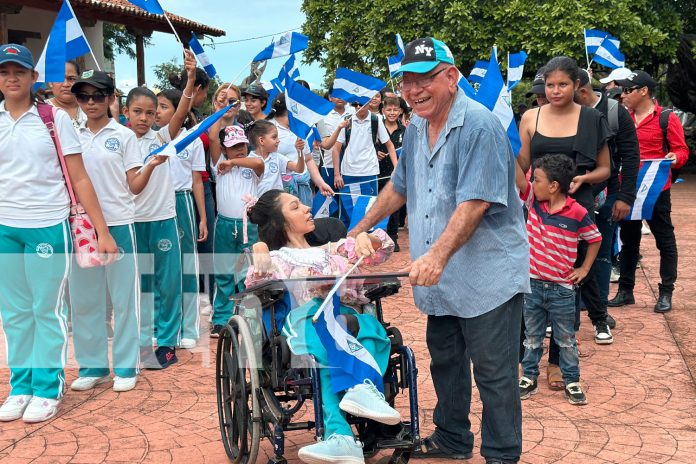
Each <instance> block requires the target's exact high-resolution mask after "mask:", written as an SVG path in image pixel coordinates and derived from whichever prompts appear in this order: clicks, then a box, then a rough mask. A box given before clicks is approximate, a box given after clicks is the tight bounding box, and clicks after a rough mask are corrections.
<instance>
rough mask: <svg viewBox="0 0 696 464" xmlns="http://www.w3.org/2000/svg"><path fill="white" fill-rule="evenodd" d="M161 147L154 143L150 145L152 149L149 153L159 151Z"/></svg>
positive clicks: (149, 149)
mask: <svg viewBox="0 0 696 464" xmlns="http://www.w3.org/2000/svg"><path fill="white" fill-rule="evenodd" d="M159 147H160V146H159V145H158V144H156V143H153V144H151V145H150V148H148V151H147V152H148V153H152V152H153V151H155V150H157V149H158V148H159Z"/></svg>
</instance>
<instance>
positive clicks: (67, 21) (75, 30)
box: [35, 0, 91, 82]
mask: <svg viewBox="0 0 696 464" xmlns="http://www.w3.org/2000/svg"><path fill="white" fill-rule="evenodd" d="M90 50H91V49H90V48H89V43H88V42H87V38H86V37H85V34H84V32H82V28H81V27H80V23H79V22H78V21H77V17H76V16H75V12H73V10H72V7H71V6H70V2H69V1H68V0H65V1H64V2H63V6H62V7H61V8H60V10H59V11H58V16H57V17H56V22H55V23H53V27H52V28H51V32H50V33H49V34H48V41H47V42H46V46H45V47H44V49H43V52H42V53H41V56H40V57H39V60H38V61H37V62H36V68H35V69H36V71H37V72H38V73H39V78H38V79H37V82H63V81H64V80H65V62H66V61H69V60H74V59H75V58H77V57H78V56H82V55H84V54H85V53H89V52H90Z"/></svg>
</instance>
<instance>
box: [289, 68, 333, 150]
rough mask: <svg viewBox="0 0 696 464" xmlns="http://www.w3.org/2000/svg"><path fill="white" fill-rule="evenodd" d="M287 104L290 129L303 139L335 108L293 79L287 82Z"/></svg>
mask: <svg viewBox="0 0 696 464" xmlns="http://www.w3.org/2000/svg"><path fill="white" fill-rule="evenodd" d="M285 104H286V106H287V107H288V122H289V123H290V130H291V131H292V133H293V134H295V135H296V136H298V137H299V138H301V139H303V140H304V139H307V137H308V136H309V132H310V131H311V129H312V126H313V125H314V124H316V123H317V122H319V121H320V120H322V119H324V117H325V116H326V115H328V114H329V113H330V112H331V110H333V108H334V104H333V103H331V102H330V101H328V100H326V99H325V98H322V97H320V96H319V95H317V94H315V93H314V92H312V91H311V90H307V89H305V88H304V87H302V86H301V85H300V84H298V83H297V82H295V81H293V80H288V81H287V82H286V88H285Z"/></svg>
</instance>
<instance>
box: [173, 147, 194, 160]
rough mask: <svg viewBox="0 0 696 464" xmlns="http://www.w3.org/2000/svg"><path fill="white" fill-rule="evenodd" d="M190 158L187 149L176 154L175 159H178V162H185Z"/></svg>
mask: <svg viewBox="0 0 696 464" xmlns="http://www.w3.org/2000/svg"><path fill="white" fill-rule="evenodd" d="M190 156H191V153H189V151H188V148H187V149H186V150H184V151H182V152H179V153H177V154H176V157H177V158H179V159H180V160H187V159H189V157H190Z"/></svg>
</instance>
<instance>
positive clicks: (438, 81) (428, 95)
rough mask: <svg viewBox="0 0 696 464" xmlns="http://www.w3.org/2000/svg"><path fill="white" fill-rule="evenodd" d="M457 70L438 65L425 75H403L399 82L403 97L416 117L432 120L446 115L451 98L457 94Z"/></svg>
mask: <svg viewBox="0 0 696 464" xmlns="http://www.w3.org/2000/svg"><path fill="white" fill-rule="evenodd" d="M458 77H459V76H458V73H457V68H455V67H454V66H452V65H448V64H440V65H438V66H437V67H436V68H435V69H433V70H432V71H430V72H428V73H426V74H417V73H410V72H407V73H404V78H403V81H402V82H401V90H402V94H403V97H404V98H405V99H406V101H407V102H408V104H409V105H410V106H411V108H413V111H415V112H416V114H418V116H420V117H422V118H424V119H427V120H432V119H434V118H436V117H438V116H441V115H442V114H445V115H446V114H447V111H448V109H449V106H450V104H451V100H452V97H453V96H454V94H456V93H457V78H458Z"/></svg>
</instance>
